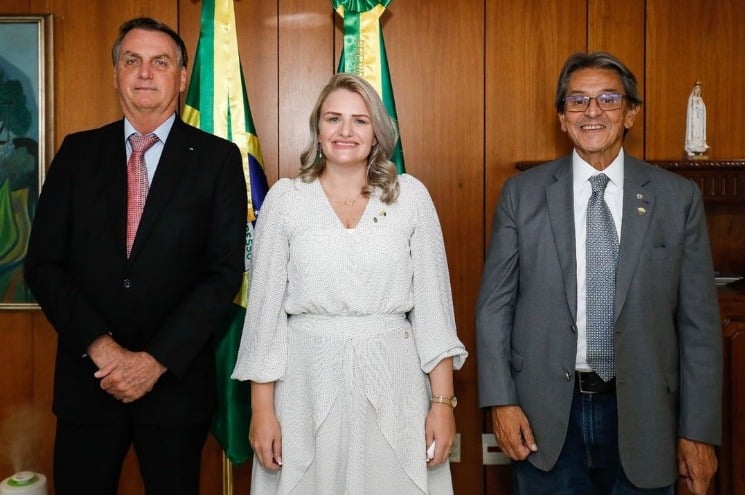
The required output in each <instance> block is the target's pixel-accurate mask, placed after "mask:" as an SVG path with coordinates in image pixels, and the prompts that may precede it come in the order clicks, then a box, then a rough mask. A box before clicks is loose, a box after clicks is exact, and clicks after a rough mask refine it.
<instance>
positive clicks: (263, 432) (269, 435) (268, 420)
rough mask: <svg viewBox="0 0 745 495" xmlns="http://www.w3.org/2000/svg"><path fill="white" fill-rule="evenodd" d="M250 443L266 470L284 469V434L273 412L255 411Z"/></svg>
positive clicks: (252, 416)
mask: <svg viewBox="0 0 745 495" xmlns="http://www.w3.org/2000/svg"><path fill="white" fill-rule="evenodd" d="M248 441H249V442H250V443H251V448H252V449H253V451H254V457H255V458H256V459H257V460H258V461H259V464H261V465H262V466H263V467H264V468H266V469H269V470H270V471H277V470H278V469H279V468H280V467H282V432H281V431H280V427H279V421H278V420H277V416H276V415H275V414H274V411H273V410H271V409H269V410H262V411H254V412H253V413H252V414H251V426H250V428H249V431H248Z"/></svg>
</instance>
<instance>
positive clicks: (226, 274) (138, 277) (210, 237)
mask: <svg viewBox="0 0 745 495" xmlns="http://www.w3.org/2000/svg"><path fill="white" fill-rule="evenodd" d="M126 207H127V170H126V151H125V143H124V125H123V121H118V122H114V123H112V124H109V125H107V126H105V127H102V128H99V129H94V130H89V131H84V132H80V133H76V134H72V135H69V136H67V137H66V138H65V140H64V142H63V143H62V146H61V147H60V149H59V151H58V152H57V154H56V156H55V158H54V160H53V161H52V165H51V168H50V170H49V173H48V175H47V178H46V181H45V183H44V187H43V189H42V193H41V196H40V198H39V204H38V210H37V212H36V217H35V219H34V224H33V228H32V232H31V238H30V242H29V249H28V255H27V258H26V266H25V274H26V279H27V281H28V284H29V286H30V287H31V289H32V290H33V292H34V295H35V296H36V298H37V300H38V301H39V303H40V305H41V308H42V309H43V311H44V313H45V315H46V316H47V318H48V319H49V321H50V322H51V323H52V325H53V326H54V328H55V329H56V331H57V334H58V346H57V361H56V368H55V380H54V404H53V408H54V412H55V413H56V414H57V415H58V416H59V417H60V418H64V419H67V420H70V421H75V422H79V423H81V424H86V423H106V422H111V421H115V420H117V419H119V418H121V417H122V415H123V414H124V413H125V408H130V411H129V412H130V413H131V414H134V417H135V418H137V419H139V420H142V421H147V422H151V423H154V424H169V425H174V426H178V425H192V424H197V423H202V424H203V423H204V422H206V421H209V418H210V416H211V414H212V412H213V407H214V395H215V366H214V358H213V347H212V342H211V339H212V336H213V334H214V333H215V331H216V330H218V329H219V328H220V327H221V326H223V325H224V324H225V321H224V320H225V317H226V312H227V310H228V309H229V308H230V304H231V301H232V299H233V297H234V296H235V294H236V293H237V291H238V288H239V286H240V282H241V278H242V275H243V271H244V244H245V229H246V186H245V180H244V178H243V171H242V160H241V156H240V152H239V150H238V148H237V147H236V146H235V145H234V144H232V143H230V142H228V141H225V140H223V139H220V138H218V137H215V136H213V135H211V134H207V133H205V132H202V131H200V130H198V129H196V128H194V127H191V126H189V125H187V124H185V123H183V122H182V121H181V120H180V119H179V118H176V120H175V122H174V124H173V127H172V129H171V132H170V134H169V136H168V138H167V140H166V143H165V146H164V149H163V153H162V155H161V158H160V162H159V163H158V168H157V171H156V173H155V176H154V178H153V181H152V184H151V187H150V190H149V193H148V197H147V203H146V205H145V209H144V211H143V215H142V219H141V221H140V225H139V229H138V231H137V237H136V239H135V241H134V245H133V248H132V253H131V256H130V258H129V259H127V256H126V252H125V250H126V246H125V243H126V219H127V213H126ZM105 332H109V333H111V335H112V336H113V338H114V339H115V340H116V341H117V342H118V343H119V344H121V345H122V346H124V347H126V348H128V349H129V350H132V351H141V350H142V351H147V352H149V353H150V354H151V355H152V356H153V357H155V359H157V360H158V361H159V362H160V363H162V364H163V365H164V366H166V367H167V368H168V371H167V372H166V374H164V375H163V376H161V378H160V380H159V381H158V382H157V383H156V385H155V387H154V388H153V390H152V391H151V392H150V393H148V394H146V395H145V396H144V397H143V398H141V399H139V400H137V401H135V402H134V403H132V404H131V405H126V406H125V405H123V404H121V403H119V402H117V401H116V400H114V399H113V398H111V397H110V396H109V395H108V394H107V393H105V392H103V391H102V390H101V389H100V387H99V383H98V380H97V379H95V378H94V377H93V373H94V371H95V370H96V367H95V366H94V364H93V362H92V361H91V360H90V358H88V357H87V356H84V354H85V352H86V348H87V346H88V345H89V344H90V343H91V342H93V340H95V339H96V338H97V337H99V336H101V335H102V334H104V333H105Z"/></svg>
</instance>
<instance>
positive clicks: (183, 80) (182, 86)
mask: <svg viewBox="0 0 745 495" xmlns="http://www.w3.org/2000/svg"><path fill="white" fill-rule="evenodd" d="M185 89H186V67H181V83H180V84H179V93H183V92H184V90H185Z"/></svg>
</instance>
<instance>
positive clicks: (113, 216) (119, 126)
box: [97, 120, 127, 258]
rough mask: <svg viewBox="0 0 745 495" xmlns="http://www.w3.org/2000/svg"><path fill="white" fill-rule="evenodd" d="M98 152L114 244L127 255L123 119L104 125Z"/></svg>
mask: <svg viewBox="0 0 745 495" xmlns="http://www.w3.org/2000/svg"><path fill="white" fill-rule="evenodd" d="M99 144H100V149H99V152H98V155H97V156H98V160H99V167H101V168H102V169H105V170H104V173H102V174H101V175H100V177H101V189H102V194H103V195H104V197H105V198H108V203H109V212H108V216H109V222H108V225H110V226H111V238H112V239H113V242H114V246H118V248H119V249H121V255H122V258H125V257H126V247H127V246H126V242H127V240H126V239H127V151H126V148H125V143H124V121H123V120H120V121H118V122H116V123H115V124H113V125H110V126H107V127H104V128H103V134H102V136H101V141H100V143H99Z"/></svg>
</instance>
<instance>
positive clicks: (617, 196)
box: [572, 149, 623, 371]
mask: <svg viewBox="0 0 745 495" xmlns="http://www.w3.org/2000/svg"><path fill="white" fill-rule="evenodd" d="M599 173H601V172H600V171H598V170H597V169H596V168H594V167H593V166H592V165H590V164H589V163H587V162H586V161H584V160H583V159H582V158H580V156H579V155H578V154H577V151H576V150H575V151H574V152H573V153H572V176H573V191H574V234H575V243H576V244H575V253H576V257H577V359H576V365H575V368H576V369H577V370H580V371H590V370H591V368H590V365H588V364H587V305H586V297H587V277H586V276H587V261H586V259H585V249H586V248H585V240H586V239H587V203H588V202H589V201H590V196H591V195H592V186H591V185H590V180H589V179H590V177H591V176H593V175H596V174H599ZM602 173H604V174H605V175H607V176H608V178H609V179H610V181H609V182H608V185H607V186H606V188H605V195H604V197H605V202H606V204H607V205H608V208H609V209H610V213H611V216H612V217H613V223H614V224H615V225H616V233H617V234H618V237H619V242H620V240H621V239H620V238H621V224H622V216H623V149H621V151H620V152H619V153H618V156H617V157H616V158H615V159H614V160H613V161H612V162H611V163H610V165H608V167H606V169H605V170H603V172H602Z"/></svg>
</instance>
